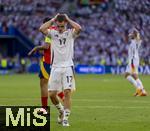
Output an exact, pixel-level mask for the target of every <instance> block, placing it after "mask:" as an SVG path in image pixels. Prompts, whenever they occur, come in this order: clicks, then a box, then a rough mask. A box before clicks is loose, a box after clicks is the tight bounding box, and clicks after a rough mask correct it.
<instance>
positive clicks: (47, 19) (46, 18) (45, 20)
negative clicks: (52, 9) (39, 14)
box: [43, 17, 51, 23]
mask: <svg viewBox="0 0 150 131" xmlns="http://www.w3.org/2000/svg"><path fill="white" fill-rule="evenodd" d="M50 19H51V18H49V17H45V18H44V20H43V23H45V22H47V21H49V20H50Z"/></svg>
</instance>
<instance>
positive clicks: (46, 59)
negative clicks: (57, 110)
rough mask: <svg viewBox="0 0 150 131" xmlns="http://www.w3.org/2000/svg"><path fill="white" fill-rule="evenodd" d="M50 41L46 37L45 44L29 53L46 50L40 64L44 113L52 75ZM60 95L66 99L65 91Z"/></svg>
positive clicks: (53, 28) (45, 112) (53, 27)
mask: <svg viewBox="0 0 150 131" xmlns="http://www.w3.org/2000/svg"><path fill="white" fill-rule="evenodd" d="M48 20H49V18H45V19H44V21H43V23H45V22H46V21H48ZM50 29H52V30H56V27H55V26H52V27H50ZM50 43H51V39H50V38H48V37H45V43H44V44H43V45H40V46H35V47H34V48H33V49H32V50H31V51H30V52H29V53H28V55H29V56H30V55H32V54H33V53H35V52H37V51H39V50H43V51H44V54H43V57H42V60H41V64H40V72H39V78H40V87H41V103H42V108H41V110H40V112H41V113H43V114H47V105H48V79H49V77H50V65H51V49H50V46H51V45H50ZM58 96H59V98H60V99H61V100H63V99H64V93H63V92H62V91H60V92H59V93H58Z"/></svg>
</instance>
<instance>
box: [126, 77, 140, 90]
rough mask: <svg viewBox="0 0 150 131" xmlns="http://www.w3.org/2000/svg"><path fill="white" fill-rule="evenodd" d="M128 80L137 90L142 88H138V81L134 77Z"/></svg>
mask: <svg viewBox="0 0 150 131" xmlns="http://www.w3.org/2000/svg"><path fill="white" fill-rule="evenodd" d="M127 80H128V81H129V82H130V83H131V84H133V85H134V87H135V88H140V86H138V84H137V82H136V80H135V79H134V78H133V77H132V76H128V77H127Z"/></svg>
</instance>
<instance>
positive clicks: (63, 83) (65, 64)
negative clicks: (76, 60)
mask: <svg viewBox="0 0 150 131" xmlns="http://www.w3.org/2000/svg"><path fill="white" fill-rule="evenodd" d="M52 23H55V24H56V26H57V31H56V30H49V29H48V28H49V27H50V26H51V24H52ZM68 23H69V24H70V25H71V27H72V29H67V24H68ZM39 30H40V31H41V32H42V33H43V34H45V35H47V36H49V37H51V39H52V42H51V50H52V51H51V52H52V70H51V78H50V79H49V95H50V98H51V101H52V103H53V104H54V105H55V106H56V108H57V109H58V110H59V112H60V115H59V122H60V118H62V119H61V121H62V125H63V126H69V123H68V117H69V115H70V110H71V92H72V90H74V89H75V81H74V73H73V66H74V64H73V60H72V59H73V53H74V52H73V50H74V49H73V48H74V39H75V38H76V37H77V36H78V35H79V33H80V31H81V26H80V25H79V24H77V23H76V22H74V21H73V20H71V19H70V18H69V17H68V16H67V15H66V14H57V15H56V16H55V17H54V18H52V19H51V20H50V21H48V22H46V23H45V24H43V25H41V27H40V29H39ZM60 87H63V90H64V95H65V97H64V109H63V106H62V105H61V103H60V102H59V100H58V98H57V91H59V90H60V89H59V88H60ZM62 112H63V114H62Z"/></svg>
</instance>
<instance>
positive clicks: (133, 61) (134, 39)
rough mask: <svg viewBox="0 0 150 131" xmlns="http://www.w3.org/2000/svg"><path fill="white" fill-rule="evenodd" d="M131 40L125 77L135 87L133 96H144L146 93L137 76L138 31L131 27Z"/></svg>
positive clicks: (139, 41)
mask: <svg viewBox="0 0 150 131" xmlns="http://www.w3.org/2000/svg"><path fill="white" fill-rule="evenodd" d="M129 39H130V41H131V43H130V45H129V49H128V62H129V63H128V65H127V68H126V73H125V78H126V79H127V80H128V81H129V82H130V83H132V84H133V85H134V86H135V88H136V93H135V94H134V95H135V96H146V95H147V93H146V91H145V89H144V87H143V84H142V82H141V80H140V79H139V77H138V66H139V61H140V60H139V47H140V45H141V42H142V40H141V38H140V33H139V31H138V30H137V29H135V28H134V29H132V31H131V32H130V33H129Z"/></svg>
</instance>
